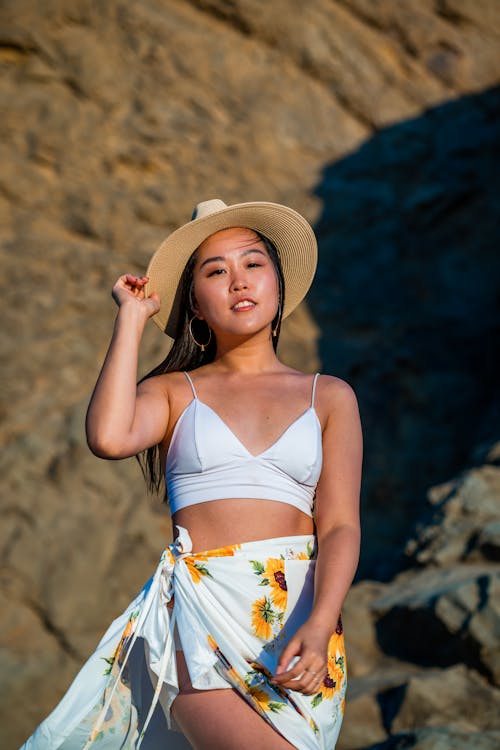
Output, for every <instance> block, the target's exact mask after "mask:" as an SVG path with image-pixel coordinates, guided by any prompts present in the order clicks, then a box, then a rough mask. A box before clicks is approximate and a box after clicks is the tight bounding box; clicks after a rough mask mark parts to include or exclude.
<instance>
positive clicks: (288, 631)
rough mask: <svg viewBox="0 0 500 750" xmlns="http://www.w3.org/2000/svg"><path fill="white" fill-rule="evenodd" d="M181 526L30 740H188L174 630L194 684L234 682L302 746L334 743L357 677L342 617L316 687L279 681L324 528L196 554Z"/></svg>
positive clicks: (169, 744)
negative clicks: (181, 717) (180, 720)
mask: <svg viewBox="0 0 500 750" xmlns="http://www.w3.org/2000/svg"><path fill="white" fill-rule="evenodd" d="M177 529H178V532H179V535H178V537H177V538H176V540H175V541H174V542H173V543H172V544H171V545H169V546H168V547H167V548H166V549H165V550H164V552H163V554H162V555H161V558H160V561H159V564H158V567H157V569H156V571H155V572H154V574H153V576H152V577H151V578H150V579H149V581H148V582H147V583H146V585H145V586H144V588H143V589H142V590H141V591H140V592H139V594H138V595H137V596H136V597H135V599H134V600H133V601H132V602H131V603H130V605H129V606H128V607H127V609H126V610H125V611H124V612H123V614H121V615H120V616H119V617H118V618H117V619H116V620H114V621H113V623H112V624H111V625H110V627H109V628H108V630H107V632H106V633H105V635H104V636H103V638H102V640H101V641H100V643H99V645H98V647H97V649H96V650H95V652H94V653H93V654H92V656H91V657H90V658H89V659H88V661H87V662H86V663H85V665H84V666H83V667H82V669H81V670H80V672H79V673H78V674H77V676H76V678H75V679H74V681H73V683H72V685H71V687H70V688H69V690H68V691H67V693H66V695H65V696H64V697H63V699H62V700H61V702H60V703H59V704H58V706H57V707H56V708H55V709H54V711H53V712H52V713H51V714H50V715H49V716H48V717H47V718H46V719H45V721H43V722H42V724H40V726H39V727H38V729H37V730H36V731H35V733H34V734H33V735H32V736H31V737H30V738H29V739H28V740H27V742H26V743H25V744H24V745H23V749H22V750H34V749H35V748H36V750H57V749H58V748H60V749H61V750H88V749H90V750H101V749H102V750H108V748H113V749H114V750H118V748H120V749H122V748H135V749H138V748H139V747H142V750H160V748H161V750H181V749H182V750H185V749H186V748H189V747H190V746H189V744H188V743H187V741H186V740H185V739H184V737H183V736H182V735H180V734H179V733H178V732H177V731H174V730H175V723H174V722H173V721H172V719H171V715H170V707H171V705H172V702H173V701H174V699H175V697H176V695H177V694H178V692H179V690H178V682H177V665H176V659H175V639H174V629H176V630H177V632H178V634H179V637H180V643H181V645H182V650H183V652H184V657H185V659H186V664H187V667H188V670H189V675H190V678H191V683H192V685H193V687H194V688H196V689H199V690H212V689H220V688H234V689H235V690H237V691H238V692H239V693H240V694H241V695H242V696H243V697H244V698H245V699H246V700H247V701H248V703H249V704H250V705H251V706H252V707H253V708H254V709H255V710H256V711H258V713H259V714H260V715H261V716H262V717H263V719H264V720H265V721H268V722H269V723H270V724H271V725H272V726H273V727H274V728H275V729H276V730H277V731H278V732H280V733H281V734H282V735H283V736H284V737H285V738H286V739H287V740H288V741H289V742H290V743H291V744H292V745H294V746H295V747H297V748H299V750H319V749H320V750H333V748H334V747H335V743H336V741H337V737H338V734H339V731H340V726H341V723H342V717H343V712H344V696H345V690H346V681H347V673H346V661H345V652H344V637H343V632H342V623H341V620H340V619H339V623H338V625H337V628H336V631H335V632H334V633H333V634H332V636H331V638H330V641H329V644H328V675H327V677H326V678H325V680H324V682H323V684H322V686H321V688H320V689H319V690H318V692H317V693H316V694H315V695H312V696H308V695H303V694H302V693H300V692H297V691H294V690H290V689H286V688H282V687H279V686H276V685H273V684H272V682H271V679H272V675H273V674H274V673H275V670H276V665H277V662H278V659H279V656H280V654H281V652H282V650H283V648H284V646H285V645H286V643H287V640H288V639H289V638H290V637H291V636H293V634H294V633H295V631H296V630H297V628H299V627H300V626H301V625H302V624H303V623H304V622H305V621H306V620H307V618H308V617H309V614H310V612H311V608H312V601H313V588H314V568H315V560H316V547H315V537H314V536H313V535H304V536H289V537H279V538H276V539H264V540H259V541H255V542H245V543H242V544H234V545H230V546H227V547H221V548H218V549H214V550H208V551H204V552H200V553H195V552H193V551H192V544H191V539H190V537H189V534H188V532H187V530H186V529H184V528H183V527H180V526H179V527H177Z"/></svg>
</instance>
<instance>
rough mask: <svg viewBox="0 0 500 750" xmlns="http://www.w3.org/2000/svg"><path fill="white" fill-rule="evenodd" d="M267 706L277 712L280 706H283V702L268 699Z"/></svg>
mask: <svg viewBox="0 0 500 750" xmlns="http://www.w3.org/2000/svg"><path fill="white" fill-rule="evenodd" d="M269 708H270V709H271V711H274V713H275V714H277V713H278V712H279V711H281V709H282V708H285V704H284V703H278V702H277V701H269Z"/></svg>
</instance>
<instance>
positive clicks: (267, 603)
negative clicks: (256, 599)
mask: <svg viewBox="0 0 500 750" xmlns="http://www.w3.org/2000/svg"><path fill="white" fill-rule="evenodd" d="M260 613H261V615H262V617H263V618H264V620H265V621H266V622H268V623H269V624H270V625H272V624H273V623H274V620H275V619H276V612H275V611H274V609H273V607H272V604H271V600H270V599H269V597H267V596H266V597H265V600H264V605H263V606H262V607H261V609H260Z"/></svg>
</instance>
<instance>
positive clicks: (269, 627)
mask: <svg viewBox="0 0 500 750" xmlns="http://www.w3.org/2000/svg"><path fill="white" fill-rule="evenodd" d="M250 564H251V565H252V568H253V571H254V573H255V575H256V576H258V577H259V578H260V579H261V580H260V582H259V584H258V585H259V586H262V587H265V588H266V589H267V592H266V593H265V595H264V596H263V597H262V598H260V599H256V600H255V601H254V602H253V604H252V616H251V621H252V630H253V632H254V633H255V635H256V636H257V638H261V639H262V640H263V641H266V642H267V641H269V640H270V639H271V637H272V636H273V635H275V636H277V635H278V634H279V632H280V631H281V629H282V628H283V620H284V617H285V610H286V605H287V602H288V589H287V585H286V578H285V560H284V559H283V558H274V557H270V558H268V559H267V560H266V561H265V562H260V561H259V560H250Z"/></svg>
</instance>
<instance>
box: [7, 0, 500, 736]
mask: <svg viewBox="0 0 500 750" xmlns="http://www.w3.org/2000/svg"><path fill="white" fill-rule="evenodd" d="M499 36H500V18H499V8H498V4H497V3H496V2H494V0H481V2H472V1H469V0H432V2H431V0H423V1H422V0H420V2H416V0H409V1H408V2H405V3H398V2H396V0H385V1H384V0H377V2H368V1H367V0H336V1H335V2H326V0H311V2H309V3H307V4H304V3H298V2H284V0H277V1H276V2H273V3H267V2H263V1H262V0H249V1H245V2H243V0H241V2H240V1H239V0H234V1H233V2H217V1H216V0H213V1H204V2H189V1H188V0H184V2H183V1H182V0H146V1H144V2H138V3H126V2H121V1H120V0H111V1H110V2H107V3H95V2H91V0H78V2H76V1H75V0H73V1H72V0H57V1H56V0H47V2H44V3H43V5H40V4H39V3H35V2H33V1H32V0H31V1H30V0H17V2H15V3H14V2H13V1H12V0H5V1H4V2H3V3H2V5H1V9H0V66H1V70H2V77H1V79H0V103H1V110H2V117H1V118H0V128H1V131H2V139H1V143H2V145H1V146H0V149H1V163H2V168H1V170H0V216H1V236H0V242H1V252H2V260H3V269H4V272H3V274H2V279H1V284H2V302H3V323H4V325H3V326H2V329H1V332H0V336H1V351H2V364H3V373H4V385H3V389H2V402H1V414H2V423H1V424H2V426H1V441H2V453H1V459H0V461H1V470H2V479H3V483H2V487H3V493H2V494H3V498H2V508H1V547H0V549H1V555H2V558H1V560H2V562H1V568H0V571H1V577H0V584H1V585H0V598H1V602H2V607H1V610H0V611H1V615H0V618H1V632H2V643H3V646H2V651H1V659H2V662H1V663H2V678H1V682H0V685H1V709H0V737H1V740H2V746H4V747H12V748H15V747H17V745H18V744H19V743H20V742H21V741H22V740H23V739H24V738H25V737H26V736H27V734H29V733H30V731H31V730H32V729H33V728H34V726H35V725H36V723H37V722H38V721H39V720H40V718H41V717H43V716H44V715H45V714H46V713H47V712H48V711H49V710H50V708H51V707H52V706H53V705H54V703H55V702H56V700H57V699H58V697H60V695H61V694H62V693H63V691H64V690H65V688H66V687H67V685H68V682H69V681H70V679H71V677H72V676H73V675H74V673H75V672H76V670H77V668H78V666H79V664H80V663H81V661H82V659H83V658H84V657H85V655H86V654H88V653H89V652H90V651H91V650H92V648H93V646H94V645H95V643H96V641H97V640H98V638H99V635H100V633H101V632H102V631H103V629H104V627H105V626H106V624H107V623H108V622H109V621H110V620H111V619H112V617H113V616H114V615H115V614H117V612H119V611H121V609H123V607H124V606H125V605H126V603H128V601H129V600H130V598H131V597H132V596H133V594H134V593H135V592H136V590H137V589H138V588H139V587H140V586H141V585H142V583H143V581H144V580H145V579H146V578H147V577H148V575H149V572H150V570H151V568H152V567H153V566H154V565H155V563H156V560H157V558H158V555H159V551H160V550H161V549H162V547H163V545H164V543H165V541H166V539H167V538H168V535H169V533H170V527H169V521H168V517H167V515H166V512H165V509H164V508H163V507H162V506H161V505H160V504H159V502H158V500H157V499H155V498H148V497H147V496H146V495H145V492H144V487H143V484H142V479H141V476H140V473H139V471H138V468H137V465H136V463H135V461H134V460H133V459H130V460H127V461H123V462H119V463H116V462H103V461H99V460H98V459H96V458H95V457H93V456H92V455H91V454H90V452H89V451H88V449H87V447H86V444H85V438H84V415H85V409H86V406H87V403H88V399H89V397H90V393H91V390H92V387H93V384H94V382H95V379H96V376H97V373H98V371H99V368H100V364H101V362H102V359H103V355H104V352H105V350H106V347H107V344H108V341H109V337H110V333H111V328H112V322H113V317H114V313H115V308H114V305H113V303H112V301H111V299H110V296H109V292H110V289H111V286H112V283H113V281H114V279H115V278H116V276H118V275H119V274H120V273H123V272H124V271H125V270H130V271H131V272H139V273H142V272H143V271H144V269H145V267H146V264H147V261H148V258H149V257H150V255H151V253H152V251H153V250H154V249H155V247H156V246H157V244H158V243H159V241H160V240H161V239H162V238H163V237H164V236H165V234H166V233H168V232H169V231H170V230H172V229H173V228H174V227H175V226H177V225H178V224H180V223H183V222H184V221H186V220H187V219H188V218H189V216H190V215H191V211H192V207H193V205H194V204H195V203H196V202H198V201H199V200H203V199H205V198H207V197H215V196H220V197H222V198H223V199H224V200H225V201H226V202H227V203H231V202H238V201H244V200H252V199H264V200H274V201H278V202H283V203H286V204H289V205H291V206H293V207H295V208H297V209H298V210H299V211H301V212H302V213H304V214H305V215H306V216H307V217H308V218H309V220H310V221H311V222H312V223H313V224H314V226H315V228H316V229H317V232H318V237H319V240H320V252H321V257H320V266H319V270H318V276H317V281H316V282H315V285H314V287H313V289H312V290H311V294H310V295H309V298H308V305H307V306H306V305H303V306H302V307H301V308H300V309H299V310H298V311H297V312H296V313H295V314H294V315H293V316H292V317H291V319H289V320H288V321H287V324H286V326H285V327H284V332H283V342H282V346H281V350H282V353H283V356H284V358H285V359H287V361H289V362H290V363H293V364H295V365H297V366H299V367H302V368H304V369H306V370H310V371H313V370H315V369H317V368H318V367H319V368H321V369H322V370H323V371H327V372H332V373H334V374H336V375H339V376H340V377H344V378H345V379H347V380H348V381H349V382H350V383H351V384H352V385H353V386H354V387H355V389H356V392H357V393H358V398H359V401H360V408H361V413H362V419H363V424H364V431H365V473H364V484H363V506H364V519H365V520H364V552H363V558H362V562H361V568H360V571H361V574H360V580H359V582H358V584H357V585H356V586H355V587H354V589H353V591H352V595H351V596H350V599H349V602H348V604H347V605H346V622H348V623H349V628H348V630H349V631H350V635H349V637H350V639H351V642H352V645H351V663H352V667H351V675H352V689H351V705H350V708H349V713H348V714H347V716H346V723H345V728H344V730H343V734H342V742H343V747H344V748H345V750H347V748H351V750H355V749H356V748H365V747H368V746H369V745H373V743H386V744H385V745H384V747H389V746H390V747H393V748H395V747H413V746H418V747H421V748H425V750H431V748H437V747H439V748H442V747H443V748H445V747H452V746H453V747H471V746H474V747H476V746H477V747H483V746H484V747H485V748H486V747H488V748H489V747H491V748H493V746H494V743H495V742H496V741H497V740H496V739H495V735H494V732H495V731H497V730H498V726H497V727H496V728H495V726H494V724H495V722H494V712H493V708H492V707H493V706H494V704H495V701H496V700H497V696H498V691H497V687H495V686H498V668H499V667H498V664H497V660H498V653H497V652H496V651H495V636H496V638H498V627H499V626H498V610H497V609H495V605H494V599H493V592H494V590H495V588H494V587H495V586H498V583H497V581H498V579H497V577H496V576H497V567H496V565H497V562H498V557H495V556H496V555H497V551H496V550H498V528H497V525H498V508H497V501H496V499H497V498H498V477H497V471H498V466H497V464H498V460H497V458H496V456H497V454H496V453H495V452H494V450H493V448H491V446H492V445H493V444H494V439H495V438H496V439H498V433H497V428H498V408H497V409H496V410H495V403H496V402H495V399H494V392H495V391H494V387H495V371H494V352H495V344H494V342H495V340H497V339H495V337H496V336H498V323H499V317H500V316H499V301H498V294H497V281H496V279H497V277H498V251H497V247H498V222H497V195H498V174H499V173H500V171H499V169H498V142H499V139H498V122H499V117H498V115H499V109H500V106H499V95H498V89H496V88H495V86H496V85H497V83H498V69H499V61H500V59H499ZM166 346H167V340H166V338H165V337H162V336H161V335H160V334H159V333H158V331H157V330H156V329H155V327H154V326H153V325H151V328H150V329H149V330H148V331H147V332H146V335H145V338H144V343H143V348H142V353H141V355H142V364H141V374H142V372H146V371H147V370H148V369H150V367H151V366H152V365H153V364H154V363H156V362H157V361H159V360H160V359H162V358H163V356H164V351H165V348H166ZM495 415H496V417H495ZM491 451H493V453H492V452H491ZM449 477H457V479H453V480H452V481H451V482H450V481H449ZM430 488H433V489H430ZM426 495H427V496H428V497H429V498H430V499H431V500H432V501H433V502H434V505H432V508H433V509H434V510H435V511H436V513H437V514H438V515H437V517H435V518H430V516H429V518H426V515H425V514H426V513H427V512H428V511H426V505H425V497H426ZM418 519H423V521H422V524H423V525H422V528H421V530H420V531H419V532H418V534H417V533H415V532H414V524H415V522H416V521H417V520H418ZM409 537H412V538H413V539H414V541H413V542H412V545H411V549H410V548H409V549H407V551H406V553H405V551H404V545H405V540H406V539H407V538H409ZM401 568H406V570H402V571H401ZM368 578H371V579H377V580H366V579H368ZM351 623H352V624H351ZM410 633H411V634H412V635H411V637H410V638H408V634H410ZM427 646H428V648H427ZM429 654H433V656H432V658H431V657H430V656H429ZM467 691H468V692H467ZM471 692H472V693H473V694H474V695H475V696H476V697H477V701H476V702H474V703H471V705H470V706H469V707H468V708H465V706H466V703H467V701H466V700H465V698H466V696H467V695H469V696H470V694H471ZM429 696H430V698H429ZM434 697H435V698H436V700H435V702H432V700H430V699H431V698H434ZM429 701H430V702H429ZM456 705H460V706H464V708H463V709H462V708H461V709H460V711H459V716H457V711H456V709H455V711H454V709H453V706H456ZM480 734H481V739H480V741H481V742H483V743H488V742H490V738H492V739H491V742H490V744H489V745H488V744H484V745H480V744H478V743H479V739H478V737H479V735H480ZM412 738H413V739H412ZM497 739H498V738H497ZM412 742H413V745H412V744H411V743H412ZM387 743H389V744H387ZM390 743H392V744H390ZM398 743H399V744H398ZM404 743H406V744H404ZM415 743H417V744H415ZM446 743H448V744H446ZM467 743H469V744H467Z"/></svg>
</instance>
